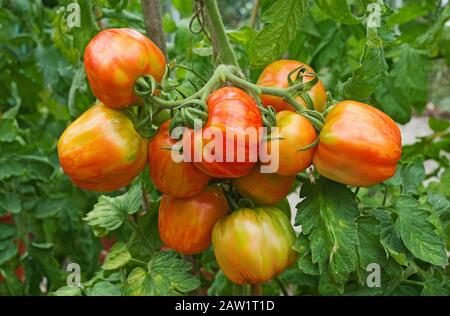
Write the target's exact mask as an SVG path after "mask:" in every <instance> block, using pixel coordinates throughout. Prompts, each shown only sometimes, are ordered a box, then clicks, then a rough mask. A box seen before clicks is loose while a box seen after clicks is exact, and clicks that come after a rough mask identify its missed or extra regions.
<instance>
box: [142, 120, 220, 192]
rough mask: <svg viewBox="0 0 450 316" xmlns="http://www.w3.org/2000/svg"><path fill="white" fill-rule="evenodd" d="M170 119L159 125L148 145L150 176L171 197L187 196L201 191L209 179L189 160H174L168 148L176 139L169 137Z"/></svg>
mask: <svg viewBox="0 0 450 316" xmlns="http://www.w3.org/2000/svg"><path fill="white" fill-rule="evenodd" d="M169 124H170V121H167V122H165V123H164V124H163V125H161V127H160V129H159V131H158V134H156V135H155V137H153V139H152V140H151V141H150V143H149V146H148V161H149V165H150V177H151V179H152V181H153V183H154V184H155V185H156V187H157V188H158V189H159V190H160V191H161V192H162V193H165V194H169V195H171V196H173V197H188V196H192V195H195V194H197V193H199V192H200V191H202V190H203V189H204V188H205V187H206V186H207V185H208V182H209V180H210V179H211V178H210V177H209V176H208V175H206V174H204V173H203V172H201V171H200V170H199V169H197V168H196V167H195V166H194V165H193V164H192V163H191V162H184V161H181V162H175V161H174V160H173V159H172V152H171V150H170V149H167V148H170V147H172V146H174V145H175V144H176V142H177V141H176V140H173V139H171V138H170V134H169Z"/></svg>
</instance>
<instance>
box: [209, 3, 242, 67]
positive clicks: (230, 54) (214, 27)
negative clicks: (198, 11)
mask: <svg viewBox="0 0 450 316" xmlns="http://www.w3.org/2000/svg"><path fill="white" fill-rule="evenodd" d="M204 5H205V7H206V11H207V13H208V16H209V22H210V23H209V24H210V25H209V27H210V29H211V33H212V34H213V35H214V39H215V43H216V44H217V46H218V47H217V51H218V56H217V61H218V63H219V64H227V65H234V66H236V67H239V64H238V62H237V58H236V54H235V53H234V50H233V48H232V47H231V44H230V41H229V40H228V37H227V34H226V33H225V27H224V25H223V21H222V17H221V16H220V12H219V7H218V6H217V1H216V0H205V1H204Z"/></svg>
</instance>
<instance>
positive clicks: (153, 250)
mask: <svg viewBox="0 0 450 316" xmlns="http://www.w3.org/2000/svg"><path fill="white" fill-rule="evenodd" d="M127 223H128V225H130V227H131V228H132V229H133V231H134V232H135V233H136V234H138V235H139V236H141V238H142V239H143V240H144V241H145V243H146V245H147V247H148V249H150V250H151V251H152V252H155V251H156V249H155V247H153V245H152V243H151V242H150V241H149V240H148V239H147V237H146V236H145V235H144V233H143V232H142V231H141V229H140V228H139V227H138V225H137V224H136V223H135V222H133V221H131V220H128V221H127Z"/></svg>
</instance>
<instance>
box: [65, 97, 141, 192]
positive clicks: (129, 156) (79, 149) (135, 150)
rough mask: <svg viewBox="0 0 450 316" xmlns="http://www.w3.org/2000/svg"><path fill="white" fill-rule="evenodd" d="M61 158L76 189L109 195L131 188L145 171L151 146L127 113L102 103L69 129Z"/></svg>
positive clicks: (88, 111)
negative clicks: (148, 150) (115, 191)
mask: <svg viewBox="0 0 450 316" xmlns="http://www.w3.org/2000/svg"><path fill="white" fill-rule="evenodd" d="M58 155H59V161H60V163H61V167H62V168H63V169H64V172H65V173H66V174H67V175H68V176H69V177H70V178H71V179H72V181H73V183H74V184H75V185H77V186H78V187H80V188H83V189H86V190H91V191H98V192H108V191H113V190H117V189H120V188H121V187H123V186H126V185H128V184H130V183H131V181H133V179H134V178H135V177H136V176H137V175H138V174H139V173H140V172H141V171H142V170H143V169H144V167H145V164H146V163H147V142H146V141H145V140H144V139H143V138H142V137H141V136H140V135H139V134H138V133H137V132H136V130H135V129H134V126H133V123H132V122H131V120H130V119H129V118H128V117H127V116H126V115H125V114H124V113H122V112H121V111H119V110H114V109H111V108H109V107H107V106H105V105H103V104H101V103H99V104H97V105H95V106H93V107H92V108H90V109H89V110H87V111H86V112H85V113H83V114H82V115H81V116H80V117H79V118H78V119H76V120H75V121H74V122H73V123H72V124H70V125H69V126H68V127H67V128H66V130H65V131H64V133H63V134H62V135H61V137H60V139H59V141H58Z"/></svg>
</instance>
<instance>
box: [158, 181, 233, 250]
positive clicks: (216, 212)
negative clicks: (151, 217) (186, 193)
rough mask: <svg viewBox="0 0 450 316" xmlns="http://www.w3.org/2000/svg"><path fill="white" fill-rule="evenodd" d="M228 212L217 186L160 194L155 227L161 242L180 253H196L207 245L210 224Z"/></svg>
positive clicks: (225, 202) (209, 237)
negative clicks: (178, 195)
mask: <svg viewBox="0 0 450 316" xmlns="http://www.w3.org/2000/svg"><path fill="white" fill-rule="evenodd" d="M228 211H229V207H228V202H227V199H226V198H225V195H224V193H223V192H222V190H221V189H220V188H219V187H218V186H208V187H206V188H205V189H204V190H203V191H202V192H200V193H199V194H197V195H194V196H191V197H188V198H175V197H172V196H170V195H167V194H164V195H163V197H162V199H161V204H160V206H159V213H158V229H159V235H160V237H161V240H162V241H163V242H164V244H165V245H166V246H168V247H170V248H172V249H174V250H176V251H178V252H181V253H184V254H196V253H200V252H202V251H204V250H206V249H207V248H208V247H209V245H210V244H211V231H212V229H213V227H214V224H215V223H216V222H217V221H218V220H219V219H220V218H221V217H223V216H225V215H226V214H227V213H228Z"/></svg>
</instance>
